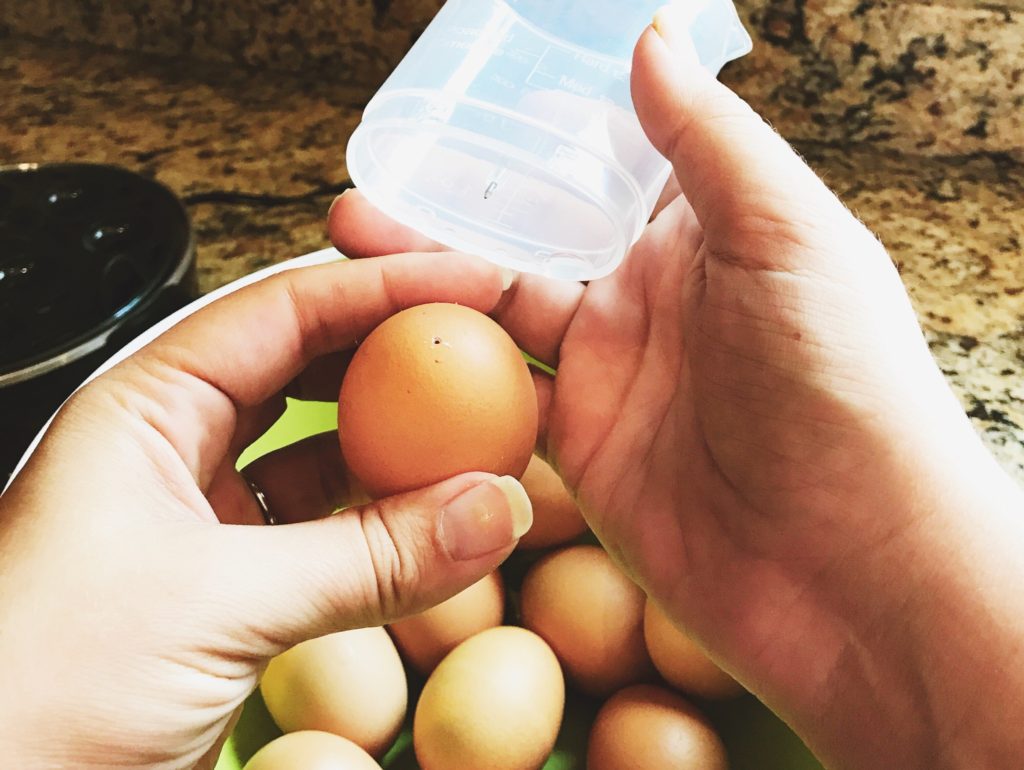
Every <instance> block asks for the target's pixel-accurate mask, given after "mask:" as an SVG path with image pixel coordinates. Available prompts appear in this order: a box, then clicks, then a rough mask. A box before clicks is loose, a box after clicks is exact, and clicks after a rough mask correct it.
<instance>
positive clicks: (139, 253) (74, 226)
mask: <svg viewBox="0 0 1024 770" xmlns="http://www.w3.org/2000/svg"><path fill="white" fill-rule="evenodd" d="M193 250H194V244H193V239H192V230H191V227H190V225H189V220H188V214H187V212H186V211H185V209H184V207H183V205H182V203H181V201H179V200H178V198H177V197H176V196H175V195H174V193H172V192H171V191H170V190H169V189H167V188H166V187H164V186H163V185H161V184H159V183H158V182H154V181H152V180H150V179H146V178H145V177H141V176H139V175H137V174H134V173H132V172H130V171H127V170H125V169H121V168H117V167H114V166H104V165H93V164H81V163H68V164H46V165H34V164H25V165H19V166H10V167H6V168H0V387H3V386H6V385H12V384H14V383H16V382H21V381H24V380H28V379H32V378H33V377H35V376H38V375H40V374H43V373H45V372H46V371H49V370H50V369H53V368H56V367H59V366H63V365H64V364H67V363H70V362H71V361H74V360H76V359H78V358H81V357H82V356H85V355H87V354H89V353H91V352H93V351H95V350H98V349H99V348H101V347H102V346H103V345H104V344H105V343H106V340H107V338H108V337H109V336H110V334H111V333H112V332H113V331H114V330H115V329H117V328H118V327H119V326H121V325H122V324H123V323H124V322H125V321H126V320H127V319H129V318H132V317H133V316H134V315H135V314H137V313H139V312H141V311H143V310H144V309H145V308H146V306H147V303H149V302H150V301H151V300H152V299H153V298H154V297H156V296H157V295H158V294H159V293H160V291H161V290H162V289H163V288H164V287H166V286H169V285H172V284H175V283H179V282H180V281H181V280H182V277H183V276H184V275H185V273H186V272H187V270H188V267H189V265H190V264H191V261H192V256H193Z"/></svg>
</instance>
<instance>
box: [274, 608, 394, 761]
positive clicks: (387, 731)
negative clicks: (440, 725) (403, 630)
mask: <svg viewBox="0 0 1024 770" xmlns="http://www.w3.org/2000/svg"><path fill="white" fill-rule="evenodd" d="M260 690H261V691H262V692H263V700H264V701H265V702H266V704H267V710H268V711H270V715H271V716H272V717H273V718H274V721H275V722H276V723H277V726H278V727H280V728H281V730H283V731H284V732H286V733H290V732H296V731H299V730H322V731H324V732H328V733H334V734H335V735H340V736H342V737H344V738H348V739H349V740H351V741H353V742H354V743H356V744H358V745H359V746H361V747H362V748H363V749H365V750H366V751H367V752H368V753H370V754H372V755H373V756H375V757H379V756H382V755H383V754H384V753H385V752H386V751H387V750H388V748H389V747H390V746H391V744H392V742H393V741H394V740H395V736H397V735H398V731H399V730H400V729H401V727H402V721H403V720H404V719H405V712H406V706H407V705H408V684H407V682H406V679H405V669H403V668H402V661H401V659H400V658H399V657H398V650H396V649H395V645H394V642H392V641H391V637H390V636H388V634H387V631H385V630H384V629H383V628H361V629H357V630H354V631H343V632H341V633H337V634H329V635H328V636H323V637H320V638H319V639H312V640H310V641H308V642H303V643H302V644H299V645H296V646H295V647H293V648H291V649H290V650H288V651H286V652H284V653H282V654H281V655H278V656H277V657H276V658H274V659H273V660H271V661H270V664H269V665H268V666H267V670H266V671H265V672H264V673H263V679H262V681H261V682H260Z"/></svg>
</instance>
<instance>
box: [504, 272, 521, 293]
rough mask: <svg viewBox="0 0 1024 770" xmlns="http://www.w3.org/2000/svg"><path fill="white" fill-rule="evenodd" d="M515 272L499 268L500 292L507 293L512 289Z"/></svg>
mask: <svg viewBox="0 0 1024 770" xmlns="http://www.w3.org/2000/svg"><path fill="white" fill-rule="evenodd" d="M518 275H519V273H517V272H516V271H515V270H513V269H512V268H509V267H503V268H501V290H502V291H508V290H509V289H511V288H512V284H514V283H515V282H516V276H518Z"/></svg>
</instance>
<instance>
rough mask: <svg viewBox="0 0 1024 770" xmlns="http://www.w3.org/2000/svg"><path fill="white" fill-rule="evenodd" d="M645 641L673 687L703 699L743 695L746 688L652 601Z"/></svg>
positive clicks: (645, 610) (645, 630) (645, 627)
mask: <svg viewBox="0 0 1024 770" xmlns="http://www.w3.org/2000/svg"><path fill="white" fill-rule="evenodd" d="M644 639H645V640H646V642H647V652H648V653H649V654H650V656H651V660H652V661H653V662H654V667H655V668H656V669H658V673H659V674H661V675H662V676H663V677H664V678H665V681H666V682H668V683H669V684H670V685H672V686H673V687H678V688H679V689H680V690H685V691H686V692H688V693H692V694H693V695H699V696H701V697H702V698H733V697H735V696H737V695H739V694H740V693H742V692H743V687H742V686H741V685H740V684H739V683H738V682H737V681H736V680H735V679H733V678H732V677H731V676H729V675H728V674H727V673H725V672H724V671H722V669H720V668H719V667H718V666H717V665H716V664H715V662H714V661H713V660H711V658H709V657H708V656H707V655H706V654H705V653H704V651H703V650H702V649H701V648H700V646H699V645H698V644H697V643H696V642H695V641H693V639H691V638H690V637H689V636H687V635H686V634H685V633H684V632H683V631H680V630H679V629H678V628H676V627H675V625H673V623H672V621H671V620H669V618H668V615H666V614H665V613H664V612H662V611H661V610H660V609H659V608H658V605H656V604H655V603H654V602H653V601H651V600H650V599H648V600H647V606H646V608H645V609H644Z"/></svg>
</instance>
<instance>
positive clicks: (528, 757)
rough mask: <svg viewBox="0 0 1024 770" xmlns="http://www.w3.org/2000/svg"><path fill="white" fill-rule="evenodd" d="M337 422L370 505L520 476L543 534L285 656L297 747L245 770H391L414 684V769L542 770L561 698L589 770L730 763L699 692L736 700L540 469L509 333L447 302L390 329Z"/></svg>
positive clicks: (275, 744) (261, 755) (531, 405)
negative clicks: (426, 605) (425, 603)
mask: <svg viewBox="0 0 1024 770" xmlns="http://www.w3.org/2000/svg"><path fill="white" fill-rule="evenodd" d="M480 394H483V396H481V395H480ZM339 407H340V409H339V432H340V438H341V447H342V452H343V454H344V456H345V459H346V462H347V463H348V465H349V467H350V468H351V469H352V470H353V471H354V472H355V473H356V475H357V476H358V477H359V479H360V481H361V482H362V483H363V484H364V486H365V487H366V489H367V490H369V491H370V492H371V494H374V495H376V496H382V495H385V494H393V493H395V492H399V491H404V490H406V489H415V488H418V487H422V486H425V485H427V484H430V483H434V482H436V481H440V480H442V479H444V478H448V477H450V476H452V475H455V474H457V473H460V472H463V471H470V470H484V471H491V472H495V473H501V474H512V475H516V476H521V478H522V483H523V486H524V488H525V489H526V491H527V494H528V495H529V496H530V499H531V501H532V503H533V509H534V524H533V528H532V529H531V530H530V531H529V532H527V533H526V535H524V536H523V537H522V539H521V540H520V542H519V545H518V547H517V553H516V554H515V555H514V558H513V559H512V560H510V561H511V562H513V563H514V565H515V568H503V570H500V571H498V572H494V573H492V574H490V575H488V576H486V577H485V578H484V579H482V580H480V581H479V582H478V583H476V584H474V585H472V586H470V587H469V588H467V589H466V590H464V591H463V592H461V593H459V594H458V595H456V596H454V597H452V598H451V599H448V600H447V601H445V602H443V603H442V604H439V605H438V606H436V607H433V608H432V609H429V610H427V611H425V612H423V613H421V614H419V615H416V616H414V617H411V618H407V619H404V620H401V621H399V622H396V623H393V624H392V625H390V626H388V627H386V628H365V629H358V630H353V631H344V632H341V633H335V634H330V635H328V636H324V637H321V638H319V639H313V640H311V641H307V642H304V643H302V644H299V645H298V646H296V647H294V648H292V649H290V650H288V651H286V652H284V653H283V654H281V655H280V656H278V657H277V658H274V659H273V660H272V661H271V662H270V664H269V665H268V667H267V669H266V671H265V673H264V674H263V677H262V681H261V685H260V688H261V691H262V695H263V699H264V702H265V703H266V706H267V709H268V711H269V712H270V715H271V716H272V717H273V719H274V721H275V722H276V723H277V725H278V727H279V728H280V729H281V730H282V731H283V732H284V733H285V734H284V735H283V736H282V737H280V738H278V739H276V740H274V741H272V742H271V743H269V744H267V745H266V746H265V747H264V748H262V749H260V750H259V751H258V752H257V753H256V754H255V755H254V756H253V757H252V759H251V760H250V761H249V762H248V764H246V767H245V770H374V769H377V770H379V768H380V765H379V764H378V760H379V759H381V758H382V757H383V756H384V755H385V754H386V753H387V752H388V751H389V749H390V748H391V747H392V746H393V744H394V742H395V740H396V738H397V736H398V734H399V732H400V731H401V730H402V727H403V725H405V724H406V721H407V717H408V715H409V711H410V704H409V689H410V688H409V676H410V675H411V676H412V677H413V678H415V679H417V680H423V681H424V683H423V686H422V690H421V692H420V693H419V697H418V700H417V702H416V703H415V705H414V708H413V713H412V734H413V748H414V751H415V755H416V760H417V763H418V765H419V767H420V768H422V770H539V768H541V767H543V765H544V763H545V762H546V761H547V759H548V757H549V756H550V755H551V752H552V750H553V749H554V747H555V742H556V739H557V738H558V735H559V730H560V728H561V726H562V723H563V717H564V714H565V708H566V693H567V689H566V688H567V687H569V688H573V689H575V690H576V691H577V692H578V693H581V694H583V695H584V696H585V697H587V698H589V699H591V700H594V701H597V702H600V703H601V704H602V705H601V706H600V709H599V711H598V712H597V716H596V719H595V720H594V721H593V725H592V727H591V729H590V733H589V738H588V742H587V758H586V767H587V768H588V770H689V769H690V768H693V769H694V770H696V769H697V768H700V769H701V770H717V769H718V768H725V767H726V766H727V763H726V755H725V749H724V748H723V745H722V742H721V740H720V739H719V738H718V736H717V735H716V734H715V732H714V731H713V730H712V728H711V727H710V725H709V723H708V722H707V720H706V719H704V717H703V716H702V715H701V714H700V713H699V711H698V710H697V709H696V708H695V707H694V706H693V705H691V703H690V702H689V701H688V700H687V696H697V697H699V698H703V699H724V698H730V697H733V696H735V695H738V694H740V693H741V692H742V688H741V687H740V686H739V685H738V684H737V683H736V682H735V681H734V680H733V679H732V678H731V677H729V676H728V675H727V674H725V673H724V672H722V671H721V670H720V669H719V668H718V667H717V666H716V665H715V664H714V663H713V662H712V661H711V660H710V659H709V658H708V657H707V656H706V655H705V654H704V653H703V652H702V651H701V649H700V648H699V647H698V646H697V644H695V643H694V642H693V641H692V640H691V639H690V638H689V637H688V636H687V635H686V634H685V633H684V632H683V631H682V630H680V629H679V628H677V627H676V626H675V625H673V624H672V622H671V621H670V620H669V619H668V617H666V615H665V614H664V613H663V612H662V611H661V610H660V609H659V608H658V607H657V606H656V605H655V604H654V603H652V602H651V601H649V600H647V599H646V597H645V595H644V593H643V592H642V591H641V590H640V589H639V588H638V587H637V586H636V585H635V584H634V583H633V582H632V581H631V580H630V579H629V578H628V577H626V575H625V574H624V573H623V572H622V571H620V570H619V569H618V567H617V566H616V565H615V564H614V563H613V561H612V560H611V558H610V557H609V556H608V554H607V553H606V552H605V551H604V550H603V549H602V548H601V547H600V546H598V545H596V544H595V542H596V541H595V540H594V539H593V537H592V536H590V535H589V532H588V530H587V525H586V523H585V521H584V519H583V517H582V515H581V513H580V511H579V509H578V508H577V506H576V504H575V502H574V501H573V499H572V497H571V496H570V495H569V493H568V492H567V491H566V489H565V487H564V486H563V485H562V482H561V480H560V479H559V477H558V475H557V474H556V473H555V472H554V471H553V470H552V469H551V468H550V467H549V466H548V465H547V464H546V463H545V462H544V461H543V460H542V459H541V458H539V457H537V456H533V454H532V447H533V443H534V438H535V436H536V431H537V411H536V399H535V396H534V391H533V384H532V379H531V375H530V373H529V369H528V367H527V366H526V364H525V362H524V361H523V359H522V357H521V355H520V353H519V351H518V349H517V348H516V346H515V344H514V343H513V342H512V340H511V339H510V338H508V337H507V335H506V334H505V333H504V331H503V330H501V328H500V327H499V326H498V325H497V324H495V323H494V322H493V321H491V320H490V319H489V318H487V317H486V316H484V315H481V314H479V313H476V312H475V311H472V310H468V309H466V308H462V307H457V306H453V305H427V306H422V307H418V308H413V309H411V310H407V311H404V312H402V313H399V314H398V315H396V316H393V317H392V318H391V319H389V320H388V321H386V322H385V323H384V324H383V325H382V326H381V327H379V328H378V329H377V330H376V331H375V332H374V333H373V334H372V335H370V337H368V338H367V340H366V341H365V342H364V343H363V345H362V346H361V347H360V348H359V350H358V351H357V353H356V355H355V357H354V358H353V360H352V363H351V364H350V367H349V370H348V372H347V373H346V377H345V382H344V383H343V385H342V390H341V397H340V403H339ZM364 415H365V417H364ZM382 415H386V416H387V418H386V419H384V418H383V417H382ZM382 426H384V427H382ZM381 458H386V461H382V460H381ZM338 515H344V513H341V514H338Z"/></svg>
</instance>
